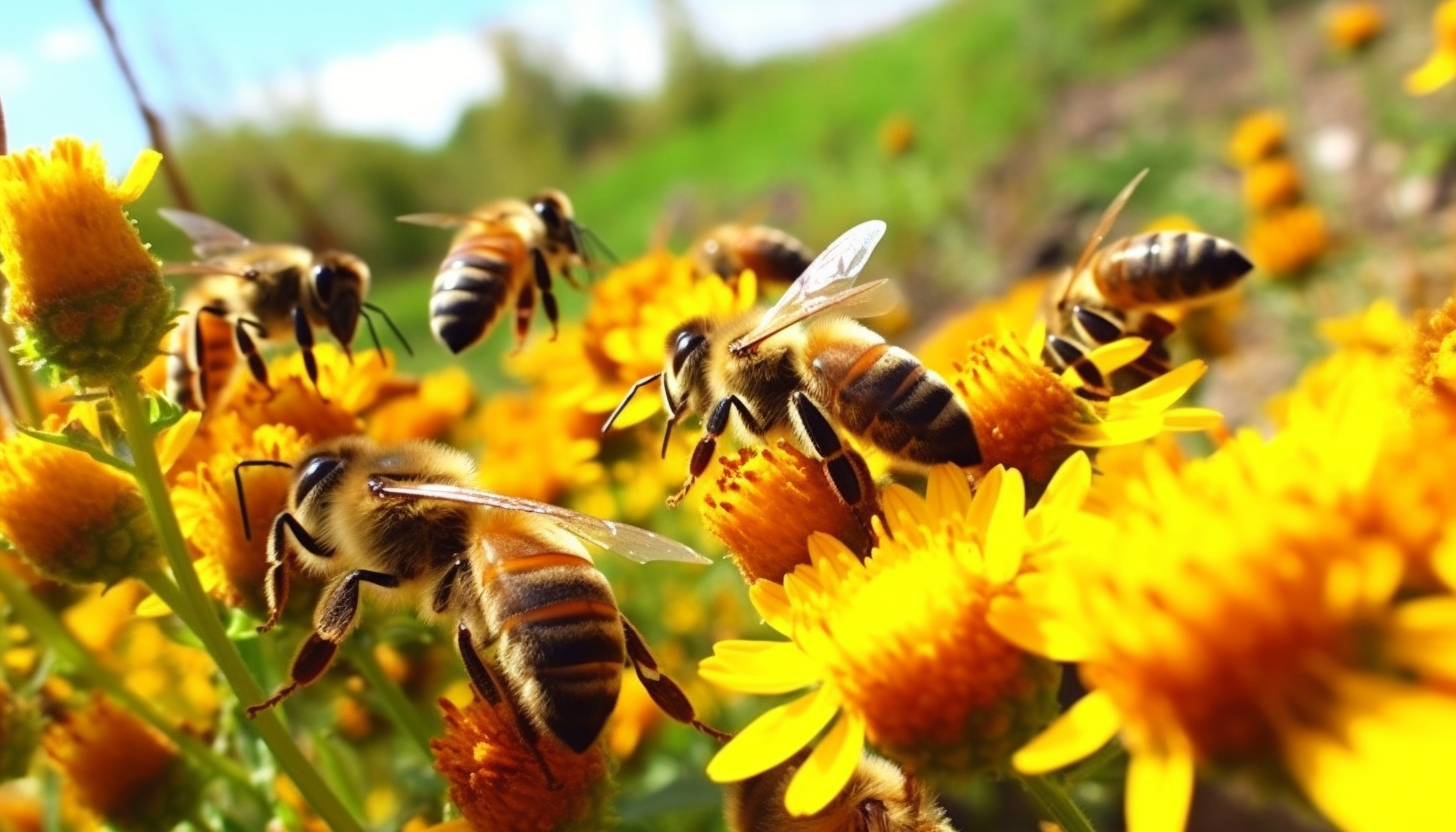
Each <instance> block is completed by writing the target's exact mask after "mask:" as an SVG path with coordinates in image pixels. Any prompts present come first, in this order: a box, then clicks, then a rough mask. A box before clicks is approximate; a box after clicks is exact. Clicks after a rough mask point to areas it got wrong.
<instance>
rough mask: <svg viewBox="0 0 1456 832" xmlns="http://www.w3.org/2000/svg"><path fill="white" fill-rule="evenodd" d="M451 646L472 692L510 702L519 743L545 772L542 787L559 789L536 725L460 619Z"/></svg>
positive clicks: (496, 701)
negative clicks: (455, 650)
mask: <svg viewBox="0 0 1456 832" xmlns="http://www.w3.org/2000/svg"><path fill="white" fill-rule="evenodd" d="M455 646H456V647H458V648H460V658H461V660H462V661H464V662H465V674H466V675H467V676H469V677H470V683H471V684H473V685H475V691H476V693H478V694H480V697H481V698H482V699H484V700H485V701H487V702H489V703H490V704H492V705H499V704H500V703H502V702H505V703H507V704H508V705H509V706H510V709H511V713H512V714H513V715H514V716H515V718H516V731H517V732H518V733H519V734H520V737H521V744H522V745H524V746H525V747H527V748H529V749H531V756H532V757H535V758H536V765H538V766H540V767H541V773H542V774H544V775H546V788H548V789H551V790H552V791H556V790H557V789H560V788H561V787H562V783H561V781H560V780H557V779H556V775H554V774H552V773H551V767H550V766H548V765H547V764H546V757H545V755H543V754H542V753H541V748H540V742H541V735H540V734H539V733H537V732H536V726H534V725H532V724H531V722H530V720H528V719H526V717H525V715H524V714H523V713H521V709H520V707H519V706H518V705H516V702H515V700H514V699H512V698H511V694H510V688H509V687H507V686H506V682H505V680H504V679H502V678H500V677H499V676H497V675H496V672H495V670H494V669H492V668H491V666H490V665H488V664H486V662H485V660H484V659H482V658H481V657H480V653H479V652H477V651H476V649H475V637H474V636H472V635H471V633H470V628H469V627H467V626H466V625H465V624H463V623H462V624H461V625H460V626H459V627H457V628H456V629H455Z"/></svg>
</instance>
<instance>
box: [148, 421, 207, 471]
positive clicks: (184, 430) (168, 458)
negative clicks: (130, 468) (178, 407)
mask: <svg viewBox="0 0 1456 832" xmlns="http://www.w3.org/2000/svg"><path fill="white" fill-rule="evenodd" d="M201 422H202V414H201V413H199V412H198V411H196V410H194V411H191V412H190V413H188V414H187V415H185V416H183V417H182V418H181V419H178V420H177V424H175V425H173V426H172V427H170V428H168V429H167V430H166V432H165V433H163V434H162V436H161V437H160V439H159V440H158V445H157V461H158V462H160V463H161V465H162V470H163V471H167V470H170V469H171V467H172V463H174V462H176V461H177V458H178V457H180V456H181V455H182V451H183V450H184V449H185V448H186V447H187V443H188V442H191V441H192V437H193V435H194V434H196V433H197V426H198V425H199V424H200V423H201Z"/></svg>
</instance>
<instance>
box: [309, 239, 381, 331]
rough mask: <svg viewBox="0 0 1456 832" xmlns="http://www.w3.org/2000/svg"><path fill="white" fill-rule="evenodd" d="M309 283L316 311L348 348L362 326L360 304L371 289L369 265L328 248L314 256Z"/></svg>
mask: <svg viewBox="0 0 1456 832" xmlns="http://www.w3.org/2000/svg"><path fill="white" fill-rule="evenodd" d="M308 285H309V289H310V294H311V295H312V298H313V301H314V302H313V304H312V306H313V307H314V311H315V313H316V314H318V315H320V316H321V317H322V318H323V321H322V322H323V323H326V324H327V325H328V328H329V332H330V333H332V334H333V336H334V338H335V339H337V340H338V342H339V343H340V344H341V345H343V347H344V348H345V349H346V350H347V349H348V347H349V344H351V343H353V341H354V330H356V329H357V328H358V327H359V307H360V305H361V304H362V303H363V302H364V294H365V292H367V291H368V290H369V267H368V266H367V265H365V263H364V261H363V260H360V259H359V258H358V257H355V256H354V255H352V254H345V253H343V252H337V251H332V252H326V253H324V254H321V255H319V257H318V259H317V260H315V262H314V266H313V271H311V272H309V280H308Z"/></svg>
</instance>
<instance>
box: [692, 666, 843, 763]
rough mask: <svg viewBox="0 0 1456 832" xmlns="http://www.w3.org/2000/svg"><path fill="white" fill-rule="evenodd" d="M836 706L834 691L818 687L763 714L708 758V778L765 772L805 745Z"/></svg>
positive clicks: (836, 694)
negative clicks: (711, 757)
mask: <svg viewBox="0 0 1456 832" xmlns="http://www.w3.org/2000/svg"><path fill="white" fill-rule="evenodd" d="M839 705H840V696H839V693H838V691H836V690H835V689H834V688H831V687H822V688H820V689H818V690H816V691H814V692H813V693H808V694H805V695H803V696H801V697H799V698H798V699H795V700H794V701H793V702H790V703H789V704H787V705H780V706H779V707H777V708H774V709H773V710H771V711H769V712H767V713H765V714H764V715H763V716H760V717H759V718H758V719H755V720H754V721H753V722H751V723H749V725H748V727H747V728H744V729H743V730H742V731H739V732H738V736H736V737H734V738H733V739H732V740H729V742H728V744H727V745H725V746H723V747H722V748H721V749H720V750H719V751H718V753H717V754H716V755H714V756H713V759H711V760H709V761H708V779H710V780H712V781H713V782H715V783H732V782H735V781H738V780H746V779H748V778H749V777H752V776H753V775H755V774H762V773H763V772H765V771H768V770H769V769H771V768H773V767H774V766H776V765H778V764H779V763H782V762H783V761H784V760H787V759H789V758H790V757H792V756H794V753H795V752H796V751H798V750H799V749H801V748H803V747H804V746H806V745H808V744H809V741H810V740H812V739H814V736H815V735H816V734H818V733H819V732H820V731H821V730H823V728H824V726H825V725H828V724H829V720H831V719H833V718H834V715H835V714H836V713H838V712H839Z"/></svg>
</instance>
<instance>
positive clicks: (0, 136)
mask: <svg viewBox="0 0 1456 832" xmlns="http://www.w3.org/2000/svg"><path fill="white" fill-rule="evenodd" d="M9 152H10V144H9V143H8V141H7V139H6V136H5V107H4V106H3V105H0V156H4V155H5V154H7V153H9Z"/></svg>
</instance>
